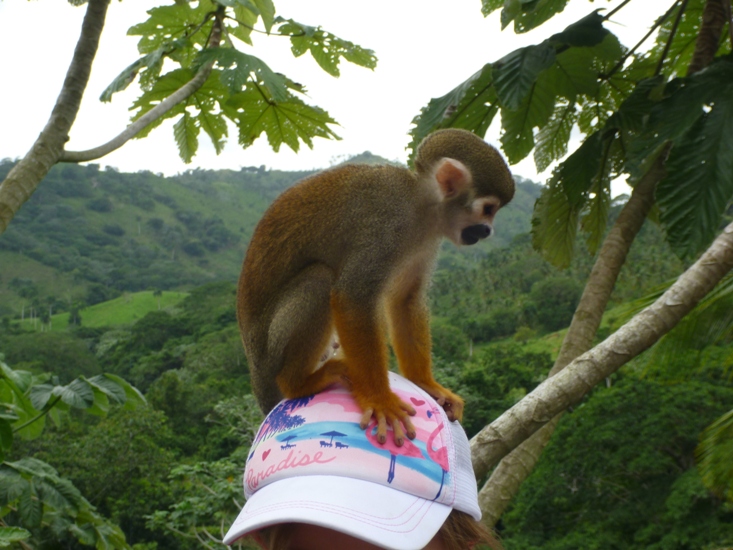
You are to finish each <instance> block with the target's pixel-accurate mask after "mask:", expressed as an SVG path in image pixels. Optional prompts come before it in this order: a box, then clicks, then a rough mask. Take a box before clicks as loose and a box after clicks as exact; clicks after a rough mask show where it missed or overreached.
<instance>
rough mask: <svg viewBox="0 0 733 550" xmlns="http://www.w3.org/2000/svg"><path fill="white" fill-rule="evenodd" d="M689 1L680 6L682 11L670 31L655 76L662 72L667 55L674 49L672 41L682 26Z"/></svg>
mask: <svg viewBox="0 0 733 550" xmlns="http://www.w3.org/2000/svg"><path fill="white" fill-rule="evenodd" d="M687 1H688V0H683V1H682V5H680V9H679V11H678V12H677V17H676V18H675V20H674V23H673V24H672V30H670V31H669V37H668V38H667V43H666V44H665V45H664V49H663V50H662V55H661V56H659V62H658V63H657V69H656V70H655V71H654V76H656V75H658V74H659V73H661V72H662V66H663V65H664V60H665V59H666V58H667V54H668V53H669V48H671V47H672V41H673V40H674V36H675V35H676V34H677V28H678V27H679V25H680V21H682V16H683V15H684V13H685V8H687Z"/></svg>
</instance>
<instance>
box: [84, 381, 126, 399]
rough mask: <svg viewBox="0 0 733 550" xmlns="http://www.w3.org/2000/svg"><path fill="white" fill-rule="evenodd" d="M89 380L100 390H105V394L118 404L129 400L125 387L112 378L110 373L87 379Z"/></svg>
mask: <svg viewBox="0 0 733 550" xmlns="http://www.w3.org/2000/svg"><path fill="white" fill-rule="evenodd" d="M87 382H89V384H91V385H92V386H93V387H94V388H96V389H98V390H99V391H101V392H104V394H105V395H106V396H107V397H108V398H109V399H110V400H111V401H112V402H113V403H115V404H117V405H124V404H125V401H127V396H126V395H125V389H124V388H123V387H122V386H120V384H118V383H117V382H115V381H114V380H112V378H111V377H110V375H108V374H98V375H97V376H94V377H92V378H90V379H89V380H87Z"/></svg>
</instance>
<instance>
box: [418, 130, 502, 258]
mask: <svg viewBox="0 0 733 550" xmlns="http://www.w3.org/2000/svg"><path fill="white" fill-rule="evenodd" d="M415 171H416V172H417V175H418V178H421V179H423V178H425V179H428V180H432V181H433V182H435V184H436V186H437V189H438V192H439V195H440V197H441V202H442V214H443V215H442V228H441V229H442V232H443V234H444V235H445V236H446V237H447V238H448V239H450V240H451V241H453V242H454V243H455V244H457V245H461V244H466V245H471V244H475V243H477V242H478V241H479V240H481V239H485V238H486V237H488V236H489V235H491V233H492V231H493V223H494V216H495V215H496V212H497V211H498V210H499V208H501V207H502V206H504V205H506V204H507V203H508V202H509V201H511V200H512V198H513V197H514V179H513V178H512V175H511V173H510V172H509V168H508V167H507V165H506V163H505V162H504V159H503V158H502V157H501V155H500V154H499V152H498V151H497V150H496V149H495V148H494V147H492V146H491V145H489V144H488V143H486V142H485V141H484V140H482V139H481V138H480V137H478V136H477V135H475V134H472V133H471V132H469V131H467V130H459V129H445V130H438V131H437V132H433V133H432V134H430V135H429V136H427V137H426V138H425V139H424V140H423V141H422V143H421V144H420V146H419V147H418V149H417V154H416V157H415Z"/></svg>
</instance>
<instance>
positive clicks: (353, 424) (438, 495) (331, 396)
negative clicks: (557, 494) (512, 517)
mask: <svg viewBox="0 0 733 550" xmlns="http://www.w3.org/2000/svg"><path fill="white" fill-rule="evenodd" d="M389 380H390V387H391V389H392V391H393V392H394V393H395V394H397V396H398V397H399V398H400V399H402V400H403V401H404V402H406V403H410V404H411V405H412V406H413V407H414V408H415V411H416V415H415V416H413V417H411V420H412V422H413V424H414V426H415V430H416V432H417V437H416V438H415V439H412V440H410V439H405V443H404V445H402V446H401V447H398V446H396V445H395V444H394V440H393V438H392V434H391V433H388V435H387V441H386V443H384V444H380V443H379V442H378V441H377V438H376V421H374V419H372V422H371V424H370V425H369V426H368V427H367V429H366V430H363V429H361V428H360V427H359V421H360V419H361V415H362V411H361V409H360V407H359V405H358V404H357V403H356V401H355V400H354V398H353V396H352V395H351V393H350V392H349V391H348V390H346V389H344V388H342V387H340V386H332V387H331V388H329V389H327V390H325V391H323V392H321V393H318V394H316V395H313V396H309V397H304V398H300V399H289V400H284V401H281V402H280V404H278V405H277V406H276V407H275V408H274V409H273V410H272V412H270V414H268V415H267V418H266V419H265V421H264V422H263V423H262V425H261V426H260V429H259V431H258V433H257V435H256V437H255V440H254V443H253V444H252V449H251V451H250V454H249V455H248V458H247V465H246V468H245V471H244V493H245V497H246V499H247V502H246V503H245V505H244V508H243V509H242V511H241V512H240V514H239V516H238V517H237V519H236V520H235V521H234V524H233V525H232V526H231V528H230V529H229V532H228V533H227V534H226V536H225V537H224V543H225V544H232V543H234V542H235V541H236V540H237V539H239V538H240V537H242V536H244V535H246V534H248V533H251V532H253V531H257V530H258V529H261V528H263V527H267V526H270V525H274V524H278V523H291V522H293V523H310V524H315V525H320V526H322V527H326V528H329V529H333V530H336V531H340V532H343V533H346V534H348V535H351V536H353V537H356V538H358V539H362V540H365V541H367V542H370V543H372V544H375V545H377V546H381V547H384V548H389V549H392V550H418V549H421V548H423V547H425V546H426V545H427V544H428V542H430V540H431V539H432V538H433V537H434V536H435V534H436V533H437V532H438V530H439V529H440V527H441V526H442V525H443V522H444V521H445V520H446V518H447V517H448V514H450V512H451V510H452V509H456V510H460V511H462V512H465V513H467V514H469V515H470V516H472V517H473V518H474V519H476V520H479V519H481V511H480V510H479V507H478V497H477V490H476V480H475V477H474V474H473V468H472V466H471V452H470V448H469V444H468V439H467V437H466V434H465V432H464V431H463V428H462V427H461V426H460V424H459V423H458V422H450V421H449V420H448V417H447V416H446V414H445V411H444V410H443V408H442V407H441V406H440V405H438V404H437V403H436V402H435V400H434V399H433V398H432V397H430V396H429V395H428V394H427V393H426V392H425V391H423V390H422V389H420V388H419V387H418V386H416V385H415V384H413V383H412V382H410V381H408V380H406V379H405V378H403V377H401V376H399V375H397V374H394V373H389Z"/></svg>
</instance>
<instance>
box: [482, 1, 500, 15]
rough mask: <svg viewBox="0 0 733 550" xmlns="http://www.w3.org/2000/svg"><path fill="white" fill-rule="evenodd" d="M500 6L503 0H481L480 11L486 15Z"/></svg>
mask: <svg viewBox="0 0 733 550" xmlns="http://www.w3.org/2000/svg"><path fill="white" fill-rule="evenodd" d="M502 6H504V0H481V13H483V14H484V17H486V16H487V15H490V14H491V13H493V12H495V11H496V10H498V9H499V8H501V7H502Z"/></svg>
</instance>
